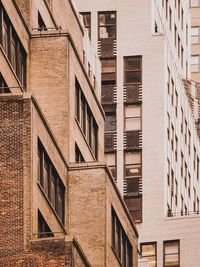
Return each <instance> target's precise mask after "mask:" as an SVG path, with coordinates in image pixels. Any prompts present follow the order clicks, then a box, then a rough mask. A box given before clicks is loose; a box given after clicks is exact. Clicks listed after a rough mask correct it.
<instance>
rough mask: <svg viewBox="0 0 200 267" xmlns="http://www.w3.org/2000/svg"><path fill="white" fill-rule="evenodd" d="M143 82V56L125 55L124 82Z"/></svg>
mask: <svg viewBox="0 0 200 267" xmlns="http://www.w3.org/2000/svg"><path fill="white" fill-rule="evenodd" d="M141 82H142V57H141V56H131V57H124V83H125V84H133V83H141Z"/></svg>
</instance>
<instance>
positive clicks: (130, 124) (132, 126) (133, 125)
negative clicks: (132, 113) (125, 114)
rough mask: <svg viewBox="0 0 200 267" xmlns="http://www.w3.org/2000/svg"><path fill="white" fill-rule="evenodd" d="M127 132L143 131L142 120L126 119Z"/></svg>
mask: <svg viewBox="0 0 200 267" xmlns="http://www.w3.org/2000/svg"><path fill="white" fill-rule="evenodd" d="M125 130H126V131H137V130H141V119H140V118H126V120H125Z"/></svg>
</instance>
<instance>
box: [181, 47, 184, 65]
mask: <svg viewBox="0 0 200 267" xmlns="http://www.w3.org/2000/svg"><path fill="white" fill-rule="evenodd" d="M183 62H184V49H183V47H182V46H181V67H182V68H183Z"/></svg>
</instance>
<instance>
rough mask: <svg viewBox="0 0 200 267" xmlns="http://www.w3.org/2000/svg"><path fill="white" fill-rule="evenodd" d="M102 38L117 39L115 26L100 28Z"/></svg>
mask: <svg viewBox="0 0 200 267" xmlns="http://www.w3.org/2000/svg"><path fill="white" fill-rule="evenodd" d="M99 37H100V38H102V39H103V38H115V26H105V27H100V28H99Z"/></svg>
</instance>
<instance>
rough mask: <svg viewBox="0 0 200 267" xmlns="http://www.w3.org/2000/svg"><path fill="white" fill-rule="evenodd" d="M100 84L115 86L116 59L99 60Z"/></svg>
mask: <svg viewBox="0 0 200 267" xmlns="http://www.w3.org/2000/svg"><path fill="white" fill-rule="evenodd" d="M101 66H102V72H101V84H102V85H115V84H116V59H115V58H108V59H105V58H104V59H101Z"/></svg>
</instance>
